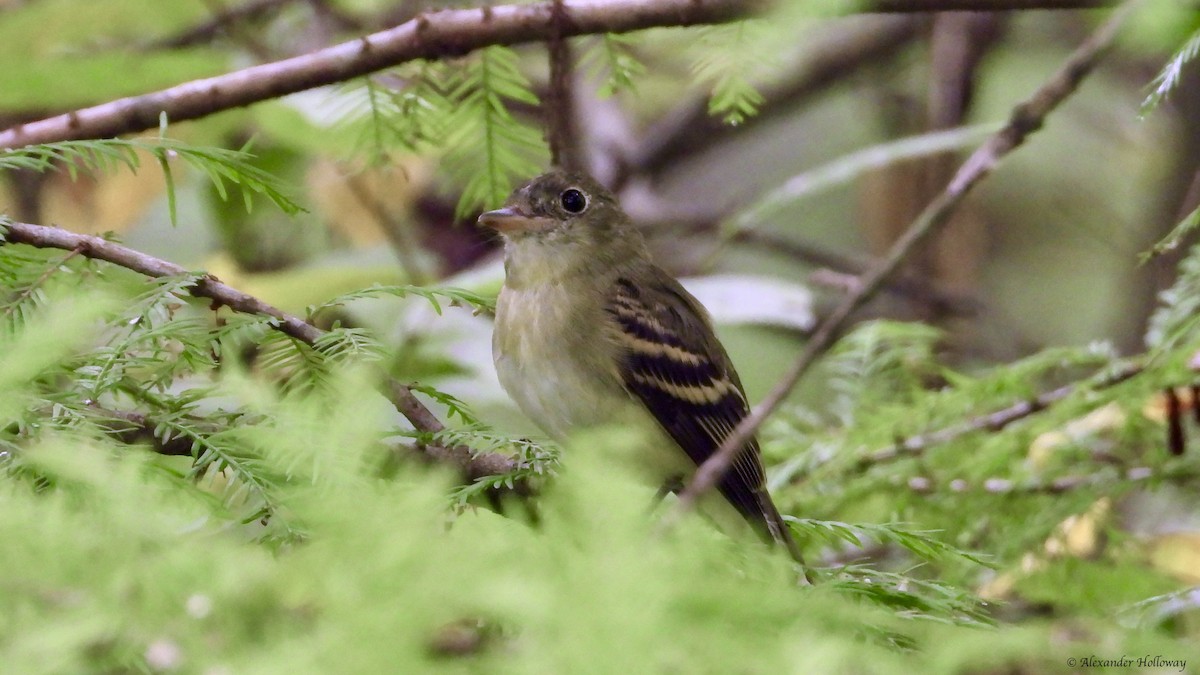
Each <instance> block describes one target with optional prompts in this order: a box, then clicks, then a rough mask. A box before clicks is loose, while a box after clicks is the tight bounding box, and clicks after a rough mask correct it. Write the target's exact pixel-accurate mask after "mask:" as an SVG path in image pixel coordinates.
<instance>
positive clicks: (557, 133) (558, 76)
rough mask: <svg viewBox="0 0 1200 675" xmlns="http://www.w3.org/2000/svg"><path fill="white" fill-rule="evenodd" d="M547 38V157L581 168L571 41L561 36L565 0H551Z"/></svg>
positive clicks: (565, 22) (558, 163)
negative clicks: (551, 6) (548, 153)
mask: <svg viewBox="0 0 1200 675" xmlns="http://www.w3.org/2000/svg"><path fill="white" fill-rule="evenodd" d="M551 17H552V18H551V31H550V39H548V40H547V41H546V53H547V56H548V57H549V59H550V83H549V84H550V88H549V91H548V92H547V96H546V106H545V111H546V140H547V141H548V145H549V146H550V159H551V162H553V163H554V164H555V165H556V166H559V167H562V168H564V169H567V170H570V171H579V170H582V169H583V168H584V161H583V157H582V156H580V143H579V124H578V118H577V117H576V114H575V58H574V55H573V54H572V52H571V43H569V42H567V39H566V38H565V37H563V33H564V32H565V31H566V29H567V27H568V26H569V25H570V21H571V18H570V15H569V14H568V13H567V8H566V4H565V3H564V0H554V10H553V13H552V14H551Z"/></svg>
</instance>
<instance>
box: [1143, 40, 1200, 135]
mask: <svg viewBox="0 0 1200 675" xmlns="http://www.w3.org/2000/svg"><path fill="white" fill-rule="evenodd" d="M1197 54H1200V29H1197V30H1196V31H1195V32H1194V33H1192V35H1191V36H1190V37H1189V38H1188V39H1187V40H1186V41H1184V43H1183V46H1182V47H1180V48H1179V50H1178V51H1176V52H1175V54H1173V55H1172V56H1171V58H1170V59H1169V60H1168V61H1167V64H1166V65H1165V66H1163V69H1162V70H1161V71H1159V73H1158V75H1157V76H1156V77H1155V78H1154V82H1153V84H1152V86H1153V91H1151V92H1150V94H1149V95H1148V96H1146V100H1144V101H1142V114H1143V115H1145V114H1147V113H1149V112H1150V111H1151V110H1153V109H1155V108H1157V107H1158V105H1159V104H1160V103H1162V102H1163V101H1165V100H1166V99H1167V97H1168V96H1169V95H1170V93H1171V92H1172V91H1173V90H1174V89H1175V87H1177V86H1179V79H1180V78H1181V77H1182V76H1183V69H1184V68H1185V67H1186V66H1187V65H1188V63H1190V62H1191V61H1192V60H1193V59H1195V58H1196V55H1197Z"/></svg>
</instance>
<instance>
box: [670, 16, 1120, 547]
mask: <svg viewBox="0 0 1200 675" xmlns="http://www.w3.org/2000/svg"><path fill="white" fill-rule="evenodd" d="M1137 6H1138V4H1137V3H1136V2H1130V3H1127V4H1126V5H1124V6H1122V8H1121V9H1120V10H1119V11H1118V12H1117V13H1116V14H1114V15H1113V16H1112V17H1111V18H1110V19H1109V20H1108V21H1106V22H1105V23H1104V24H1103V25H1102V26H1101V27H1100V28H1099V30H1097V31H1096V32H1095V33H1093V34H1092V35H1091V36H1090V37H1088V39H1087V40H1085V41H1084V42H1083V44H1081V45H1080V46H1079V47H1078V48H1077V49H1076V50H1075V51H1074V52H1073V53H1072V54H1071V56H1070V57H1068V58H1067V61H1066V63H1064V64H1063V65H1062V67H1060V68H1059V70H1058V71H1057V72H1056V73H1054V75H1053V76H1051V77H1050V79H1049V80H1048V81H1046V83H1045V84H1043V85H1042V86H1041V87H1040V88H1039V89H1038V90H1037V91H1036V92H1034V94H1033V96H1032V97H1030V98H1029V99H1028V100H1026V101H1025V102H1023V103H1021V104H1019V105H1017V106H1016V108H1014V110H1013V112H1012V115H1011V117H1010V119H1009V122H1008V124H1006V125H1005V126H1004V128H1003V129H1001V130H1000V131H998V132H997V133H996V134H994V135H993V136H992V137H991V138H989V139H988V140H987V141H986V142H985V143H984V144H983V145H982V146H980V147H979V149H978V150H976V151H975V152H974V153H972V155H971V156H970V157H969V158H967V161H966V162H964V163H963V165H962V166H961V167H959V170H958V172H957V174H955V176H954V178H953V179H952V180H951V181H950V184H949V185H947V186H946V188H945V189H944V190H943V191H942V192H941V194H939V195H938V196H937V197H936V198H935V199H934V200H933V201H932V202H931V203H930V204H929V206H927V207H926V208H925V210H924V211H923V212H922V213H921V215H920V216H918V217H917V219H916V221H914V222H913V224H912V225H911V226H910V227H909V228H908V230H907V231H905V233H904V234H903V235H902V236H901V237H900V238H899V239H898V240H897V241H896V243H895V244H893V246H892V248H891V250H890V251H888V254H887V256H886V257H885V258H884V259H883V260H881V261H880V262H879V263H878V264H877V265H875V266H874V267H873V268H872V269H871V270H870V271H869V272H867V273H866V274H864V275H863V277H862V285H861V286H860V287H859V288H858V290H857V291H856V292H854V293H852V294H851V295H849V296H847V297H846V298H845V299H844V300H843V301H842V302H841V304H839V305H838V307H837V308H836V309H835V310H834V311H833V313H832V314H830V316H829V317H828V318H827V319H826V320H825V321H824V322H822V324H821V326H820V327H819V328H818V329H817V331H816V333H815V334H814V335H813V337H812V339H810V340H809V341H808V344H807V345H806V346H805V348H804V351H803V352H802V353H801V354H800V356H799V357H798V358H797V359H796V361H795V363H793V364H792V366H791V368H790V369H789V370H788V372H787V374H786V375H784V377H783V378H782V379H781V380H780V381H779V383H778V384H776V385H775V388H774V389H772V390H771V392H770V393H769V394H768V395H767V397H766V399H764V400H763V402H762V403H761V404H760V405H759V406H758V408H756V409H755V410H754V412H753V413H751V414H750V415H748V416H747V417H746V418H745V419H743V420H742V421H741V423H740V424H738V426H737V428H736V429H734V430H733V433H731V434H730V435H729V436H728V437H726V439H725V442H724V443H722V444H721V447H720V448H719V449H718V450H717V451H716V452H714V453H713V454H712V456H710V457H709V458H708V459H707V460H705V462H704V463H703V464H702V465H700V467H699V468H698V469H697V470H696V475H695V476H694V477H693V478H692V481H691V483H690V484H689V485H688V486H687V487H686V488H685V489H684V490H683V491H682V492H680V493H679V500H678V501H677V502H676V505H675V506H676V508H675V509H673V510H672V511H671V512H670V513H669V514H668V519H667V520H665V521H664V526H667V525H670V524H671V523H672V522H673V521H674V520H677V519H678V518H679V516H680V515H681V514H682V513H683V512H684V511H686V510H688V509H690V508H692V507H693V505H694V504H695V501H696V499H697V498H698V497H699V496H700V495H701V494H703V493H704V492H705V491H707V490H710V489H712V487H713V486H714V485H716V483H717V481H719V480H720V479H721V476H723V475H724V474H725V472H726V471H728V470H729V466H730V465H731V464H732V462H733V459H734V457H736V455H737V453H738V452H739V451H740V450H741V449H742V447H743V446H745V444H746V442H747V441H749V440H750V438H752V437H753V436H754V434H755V433H756V432H757V431H758V428H759V427H760V426H762V423H763V422H764V421H765V420H766V419H767V417H768V416H770V415H771V414H772V413H773V412H775V410H776V409H777V408H778V407H779V406H780V404H782V403H783V400H784V399H785V398H787V396H788V394H790V393H791V391H792V389H793V388H794V387H795V386H796V383H797V382H799V381H800V378H801V377H802V376H803V375H804V374H805V373H806V372H808V369H809V368H810V367H811V366H812V365H813V363H815V362H816V360H817V358H818V357H820V356H821V355H822V354H824V353H825V351H826V350H827V349H828V348H829V347H830V346H831V345H832V344H833V342H834V341H835V340H836V339H837V337H838V336H840V335H841V333H842V330H843V329H844V328H845V326H846V324H847V323H848V319H849V318H850V315H851V314H853V313H854V311H855V310H856V309H858V308H859V307H861V306H862V305H863V304H864V303H866V302H867V301H868V300H869V299H870V298H871V297H873V296H874V295H875V293H876V292H878V291H879V289H880V288H882V287H883V283H884V280H885V279H887V278H888V277H889V276H891V275H892V274H893V273H894V272H895V271H896V270H897V269H898V268H899V266H900V263H901V262H902V261H903V260H904V259H905V257H906V256H907V255H908V254H909V253H910V252H911V251H912V250H913V249H914V248H915V247H916V246H917V244H919V243H921V242H922V241H924V240H925V239H926V238H928V237H929V236H930V235H931V234H933V233H934V232H936V231H937V230H938V229H939V227H940V226H941V225H943V224H944V223H945V222H946V221H947V220H948V219H949V217H950V215H951V213H953V212H954V209H955V207H956V206H958V204H959V203H961V202H962V200H963V198H965V197H966V196H967V194H968V193H969V192H970V191H971V189H972V188H974V187H975V186H976V185H978V184H979V182H980V181H981V180H983V178H985V177H986V176H987V175H988V174H990V173H991V171H992V169H994V168H995V167H996V164H998V163H999V162H1000V160H1001V159H1003V158H1004V157H1005V156H1007V155H1008V154H1009V153H1010V152H1012V151H1013V150H1015V149H1016V148H1017V147H1019V146H1020V145H1021V144H1022V143H1024V142H1025V140H1026V138H1028V136H1029V134H1031V133H1033V132H1035V131H1037V130H1038V129H1040V128H1041V126H1042V124H1043V123H1044V122H1045V119H1046V116H1047V115H1048V114H1049V113H1050V112H1051V111H1053V110H1054V109H1055V108H1056V107H1057V106H1058V105H1059V104H1060V103H1062V102H1063V101H1064V100H1066V98H1067V97H1068V96H1070V95H1071V94H1072V93H1073V92H1074V91H1075V89H1076V88H1077V87H1078V86H1079V83H1080V82H1081V81H1082V80H1083V78H1084V77H1085V76H1086V75H1087V74H1088V73H1089V72H1091V70H1092V69H1093V68H1094V67H1095V66H1096V64H1097V63H1099V61H1100V59H1101V58H1102V57H1103V56H1104V55H1105V54H1107V53H1108V51H1109V50H1110V49H1111V48H1112V45H1113V42H1114V41H1115V39H1116V36H1117V33H1118V31H1119V30H1120V28H1121V26H1123V25H1124V23H1125V21H1126V19H1127V18H1128V17H1129V15H1130V14H1131V13H1132V12H1133V10H1134V8H1135V7H1137Z"/></svg>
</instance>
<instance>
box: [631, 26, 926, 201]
mask: <svg viewBox="0 0 1200 675" xmlns="http://www.w3.org/2000/svg"><path fill="white" fill-rule="evenodd" d="M920 23H921V22H920V21H918V20H917V19H916V17H876V18H875V20H874V21H869V22H867V23H866V24H865V25H857V24H856V25H852V26H845V27H843V29H842V30H837V31H833V32H832V34H831V35H829V36H823V38H822V40H821V41H820V43H818V44H817V45H815V46H814V47H813V48H812V50H811V56H810V57H807V58H806V59H805V60H804V61H803V62H802V63H801V65H800V67H799V68H798V69H797V71H796V72H795V73H794V74H793V75H792V76H791V77H790V78H789V79H787V80H786V81H784V82H779V83H777V84H774V85H772V86H769V87H764V88H763V90H762V92H761V93H762V96H763V104H762V105H761V106H760V107H759V112H758V114H757V115H754V116H753V117H750V118H748V119H746V120H745V121H744V122H743V123H741V124H739V125H738V126H736V127H734V126H731V125H729V124H725V123H724V122H722V121H721V120H720V119H717V118H715V117H713V116H712V115H710V114H709V113H708V98H707V97H706V96H696V97H693V98H690V99H688V100H686V101H685V102H683V103H681V104H680V105H678V106H677V107H675V108H674V109H673V110H670V111H668V112H667V113H666V114H664V115H663V116H662V117H661V119H660V120H659V121H658V122H656V123H654V124H652V125H651V126H650V128H649V129H647V130H646V132H645V133H643V134H641V137H640V138H639V139H638V140H637V142H635V143H633V144H632V152H631V153H630V154H629V155H628V156H627V157H623V158H622V160H621V162H620V166H619V170H618V173H617V176H616V177H615V178H614V179H613V181H612V186H611V187H613V188H615V189H619V188H620V187H621V186H622V185H624V183H625V182H626V181H628V180H629V179H630V178H631V177H633V176H634V175H637V174H643V173H649V174H653V173H657V172H659V171H660V170H662V168H663V167H665V166H668V165H670V164H671V163H673V162H674V161H676V160H677V159H679V157H680V156H682V155H684V154H685V153H686V154H689V155H695V154H698V153H700V152H703V151H704V150H706V149H708V148H710V147H712V146H713V145H716V144H718V143H720V142H721V141H723V140H727V139H728V138H729V137H730V136H731V135H732V134H734V133H737V134H744V133H745V132H746V130H747V129H749V128H753V127H756V126H759V125H762V124H763V123H765V122H768V121H770V120H772V119H776V118H778V117H781V116H783V115H786V114H794V113H795V112H796V104H797V103H798V102H800V101H803V100H805V99H807V98H808V97H811V96H813V95H814V94H817V93H819V92H822V91H824V90H826V89H828V88H829V87H831V86H833V85H834V84H837V83H842V82H845V81H846V78H847V77H848V76H850V75H853V74H854V73H855V72H856V71H857V70H859V69H860V68H862V67H864V66H867V65H869V64H873V63H878V62H879V61H880V60H882V59H885V58H886V57H887V56H889V55H891V54H894V53H895V52H897V51H899V50H900V49H901V48H902V47H904V46H905V45H906V44H907V43H908V42H909V41H910V40H911V39H912V38H913V37H914V36H915V35H916V34H917V29H918V27H919V25H920Z"/></svg>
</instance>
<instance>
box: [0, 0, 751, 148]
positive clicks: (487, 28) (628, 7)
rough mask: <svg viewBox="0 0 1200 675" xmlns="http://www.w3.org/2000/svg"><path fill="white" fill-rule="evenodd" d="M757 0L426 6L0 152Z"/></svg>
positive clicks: (59, 122)
mask: <svg viewBox="0 0 1200 675" xmlns="http://www.w3.org/2000/svg"><path fill="white" fill-rule="evenodd" d="M761 4H762V2H761V0H655V1H653V2H648V1H647V0H580V1H579V2H573V3H572V4H571V5H570V7H569V8H567V9H566V11H565V15H566V19H565V20H563V21H561V22H560V23H561V28H558V29H556V28H555V27H554V26H555V22H554V20H553V15H554V9H553V8H554V3H553V2H540V3H536V4H530V5H500V6H497V7H484V8H482V9H462V10H446V11H440V12H425V13H422V14H420V15H418V16H417V17H416V18H414V19H413V20H411V21H407V22H405V23H403V24H400V25H399V26H396V27H395V28H390V29H387V30H383V31H380V32H378V33H373V34H371V35H364V36H363V37H360V38H358V39H356V40H352V41H350V42H343V43H341V44H338V45H334V46H332V47H327V48H325V49H321V50H318V51H315V52H312V53H310V54H304V55H302V56H297V57H293V58H290V59H284V60H282V61H276V62H273V63H265V64H262V65H258V66H253V67H250V68H245V69H243V70H238V71H234V72H232V73H226V74H224V75H217V76H215V77H210V78H205V79H202V80H194V81H192V82H187V83H184V84H180V85H178V86H175V87H171V88H168V89H163V90H161V91H156V92H153V93H149V94H143V95H141V96H130V97H127V98H122V99H118V100H116V101H111V102H108V103H102V104H100V105H96V106H92V107H90V108H83V109H81V110H75V111H73V112H69V113H66V114H63V115H58V116H55V117H50V118H47V119H44V120H40V121H37V122H30V123H28V124H22V125H18V126H15V127H12V128H10V129H7V130H5V131H2V132H0V148H16V147H21V146H24V145H32V144H38V143H50V142H53V141H63V140H72V139H82V138H109V137H112V136H118V135H120V134H125V133H131V132H135V131H145V130H146V129H153V128H157V127H158V125H159V117H160V116H161V115H162V114H164V113H165V114H166V116H167V118H168V119H170V120H171V121H172V122H182V121H184V120H192V119H197V118H200V117H204V116H206V115H211V114H213V113H216V112H220V111H222V110H229V109H231V108H238V107H241V106H246V105H250V104H252V103H258V102H260V101H265V100H268V99H273V98H278V97H280V96H285V95H287V94H294V93H296V92H298V91H304V90H306V89H312V88H314V87H320V86H324V85H329V84H334V83H337V82H342V81H345V80H349V79H353V78H355V77H359V76H362V75H367V74H369V73H373V72H375V71H377V70H382V69H384V68H390V67H392V66H395V65H398V64H401V63H404V62H406V61H412V60H415V59H436V58H442V57H446V56H458V55H461V54H466V53H467V52H470V51H471V50H474V49H479V48H481V47H487V46H490V45H512V44H520V43H525V42H534V41H538V40H544V39H546V38H547V37H549V36H550V35H551V33H552V32H553V31H554V30H561V35H562V36H563V37H564V38H565V37H570V36H573V35H584V34H590V33H624V32H628V31H634V30H640V29H643V28H652V27H656V26H687V25H694V24H708V23H722V22H726V21H732V20H734V19H737V18H741V17H744V16H747V15H749V14H750V13H751V12H752V11H753V10H754V9H755V8H757V7H758V6H760V5H761Z"/></svg>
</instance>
